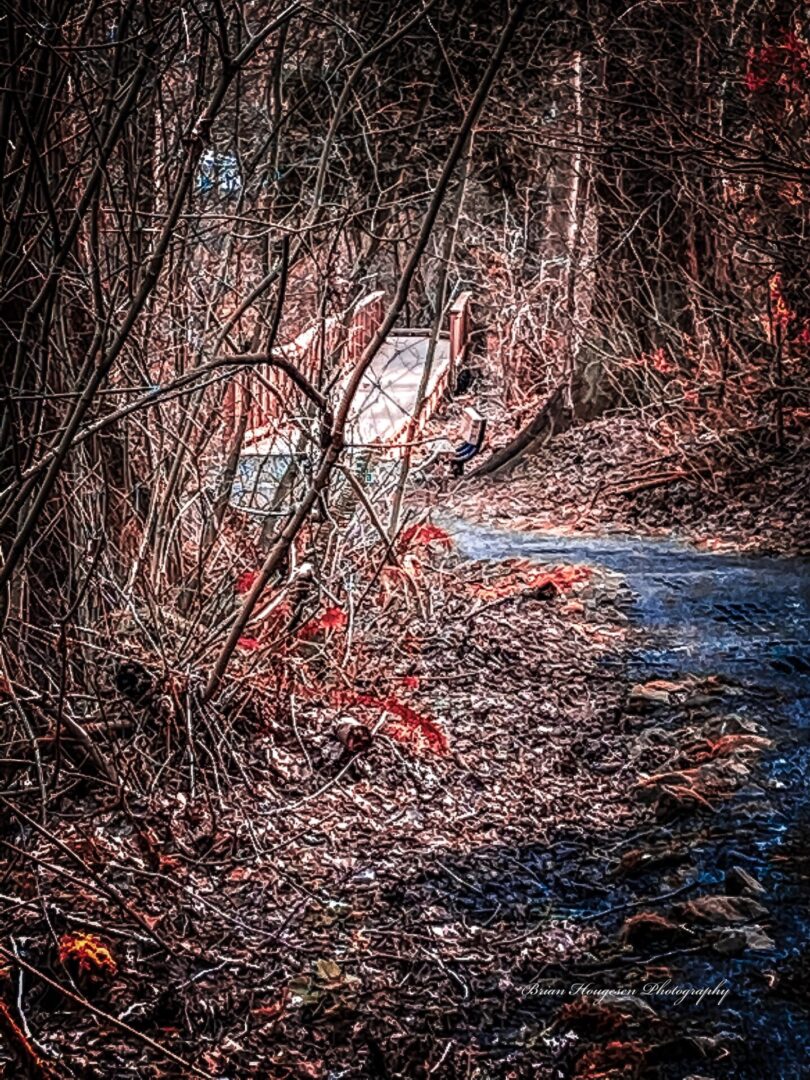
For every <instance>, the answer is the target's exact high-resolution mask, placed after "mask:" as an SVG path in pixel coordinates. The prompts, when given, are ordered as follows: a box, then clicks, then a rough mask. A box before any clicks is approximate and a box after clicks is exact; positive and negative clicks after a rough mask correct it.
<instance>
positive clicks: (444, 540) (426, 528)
mask: <svg viewBox="0 0 810 1080" xmlns="http://www.w3.org/2000/svg"><path fill="white" fill-rule="evenodd" d="M428 544H438V545H439V546H440V547H446V548H451V547H452V546H453V537H452V536H451V535H450V534H449V533H448V532H445V530H444V529H440V528H439V527H438V525H430V524H426V525H411V526H409V527H408V528H407V529H406V530H405V532H404V533H403V534H402V536H400V538H399V546H400V548H402V549H404V548H406V547H410V546H414V547H427V546H428Z"/></svg>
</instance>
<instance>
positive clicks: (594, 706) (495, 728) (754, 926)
mask: <svg viewBox="0 0 810 1080" xmlns="http://www.w3.org/2000/svg"><path fill="white" fill-rule="evenodd" d="M462 546H463V545H462ZM510 550H511V549H510V548H509V546H508V543H507V546H506V547H504V548H503V549H502V550H500V552H499V553H498V554H497V555H495V554H493V556H492V557H490V558H481V557H475V558H468V557H466V556H465V554H464V553H463V551H462V549H461V547H460V546H457V545H456V544H455V543H453V542H452V541H451V540H450V538H449V537H448V536H447V534H446V533H445V532H444V531H443V530H442V529H440V528H437V527H436V526H434V525H430V524H427V525H424V526H421V527H417V529H416V530H414V531H413V533H412V535H411V539H410V546H409V548H408V550H407V553H406V554H404V555H403V558H402V567H403V570H407V573H408V575H409V581H410V585H409V586H408V587H407V588H404V589H394V590H393V591H391V590H390V589H389V588H385V589H384V590H383V592H382V594H381V596H380V597H379V598H377V600H376V601H375V605H376V612H375V614H374V617H373V618H371V619H367V620H364V621H362V622H361V621H359V620H358V624H357V625H356V626H355V628H354V631H353V632H354V634H355V635H356V640H355V644H354V654H355V656H356V657H357V662H356V663H354V664H353V665H352V666H351V667H348V668H346V669H345V670H344V672H343V676H344V677H343V678H336V674H335V671H334V669H333V668H331V667H328V666H326V665H325V664H324V663H323V659H322V657H321V656H319V654H318V653H317V652H316V653H313V654H312V655H308V656H307V657H305V658H304V659H303V660H302V661H301V664H300V665H299V668H298V675H297V677H296V680H295V681H294V683H293V684H292V686H290V685H289V684H288V686H287V691H288V694H289V691H290V690H292V695H291V696H289V697H288V698H287V704H286V705H285V707H283V708H280V709H276V711H275V712H274V711H272V710H270V709H268V710H267V711H265V712H262V711H261V710H260V709H259V708H258V704H259V703H260V702H261V701H264V702H267V701H268V698H267V697H259V698H257V699H256V700H257V707H256V708H255V710H254V712H253V714H252V715H248V714H247V713H246V714H245V715H243V716H242V717H236V718H234V720H233V724H232V735H231V736H230V741H231V750H232V752H233V757H231V758H228V759H227V761H226V762H225V767H224V769H222V766H220V768H219V769H218V768H217V767H216V762H217V761H222V759H223V756H224V754H222V753H214V744H210V750H211V752H212V753H211V763H209V767H207V768H206V767H205V763H204V762H202V761H201V762H199V763H198V772H197V780H196V784H197V789H196V794H195V795H193V796H192V795H190V794H189V792H188V790H187V789H185V785H179V784H178V783H176V780H175V778H174V777H173V775H172V774H171V773H167V774H165V775H163V776H161V775H160V773H158V774H157V778H156V781H155V783H154V784H153V785H152V787H151V790H143V791H141V792H140V793H138V792H137V791H136V790H134V789H136V788H137V784H136V783H134V782H133V783H132V784H131V785H130V795H129V796H128V798H127V800H126V804H125V805H124V806H122V805H120V803H118V802H117V801H116V800H112V801H111V802H107V803H104V802H101V801H99V802H98V803H97V804H96V806H95V809H94V810H93V811H92V813H90V812H88V800H87V796H86V795H85V794H83V793H81V792H80V791H79V792H75V793H72V794H67V795H66V796H65V798H64V799H63V801H62V805H61V808H60V812H59V814H58V816H57V817H56V818H55V819H53V820H51V821H49V822H47V823H46V825H45V826H44V830H43V826H39V827H37V826H36V825H35V824H34V822H33V819H32V820H29V821H26V820H25V819H22V818H19V817H18V827H19V833H18V835H15V836H13V837H12V838H11V840H12V842H14V843H16V844H25V845H27V847H28V849H29V851H30V852H32V853H33V854H34V855H35V857H36V859H37V860H38V861H37V862H36V863H33V864H32V862H31V861H30V859H29V860H19V861H18V862H17V863H12V864H11V866H10V870H9V873H8V874H7V877H6V880H5V882H4V886H3V888H2V892H3V919H4V923H5V927H6V931H7V933H8V934H9V935H10V940H11V941H12V942H13V943H14V947H15V949H16V951H17V953H18V955H19V956H20V957H21V958H23V959H24V960H25V962H26V963H28V964H29V965H30V969H26V970H24V971H23V973H22V981H20V973H19V972H18V971H17V972H15V971H13V970H11V969H13V966H14V965H13V964H12V965H10V970H11V973H10V975H9V977H8V986H9V994H8V999H7V1000H10V1001H11V1002H13V1003H15V1004H18V1005H19V1006H20V1013H21V1015H22V1016H23V1017H24V1019H25V1022H26V1023H27V1024H28V1025H29V1030H30V1032H31V1035H32V1036H33V1038H34V1039H35V1040H36V1044H37V1045H39V1046H40V1047H41V1048H42V1052H43V1055H45V1056H47V1058H48V1059H50V1060H51V1061H54V1062H58V1065H55V1066H54V1069H55V1070H58V1071H55V1072H54V1073H46V1072H43V1073H42V1075H57V1076H79V1077H84V1076H91V1077H99V1078H107V1077H124V1076H127V1077H129V1076H133V1077H135V1076H137V1077H147V1076H175V1075H176V1076H186V1075H192V1066H191V1065H188V1066H181V1065H179V1064H178V1063H177V1062H176V1061H175V1062H173V1061H171V1060H169V1059H168V1058H167V1055H166V1052H165V1051H168V1052H169V1053H171V1054H175V1055H178V1056H179V1057H181V1058H183V1059H185V1060H186V1061H187V1062H192V1063H193V1068H194V1069H195V1070H197V1074H198V1075H205V1076H217V1077H233V1078H238V1077H243V1076H244V1077H247V1076H255V1077H317V1078H321V1077H323V1078H327V1077H328V1078H335V1080H337V1078H343V1077H346V1078H349V1077H404V1078H410V1077H428V1076H435V1077H440V1078H441V1077H448V1078H456V1077H470V1078H477V1080H485V1078H486V1080H489V1078H500V1077H504V1078H505V1077H516V1078H518V1077H520V1078H522V1077H549V1078H558V1080H564V1078H568V1077H571V1078H577V1080H597V1078H623V1080H628V1078H630V1077H639V1078H640V1077H650V1078H652V1077H667V1078H671V1080H684V1078H685V1077H687V1076H698V1075H699V1076H701V1077H707V1076H708V1077H712V1078H714V1080H721V1078H728V1080H731V1078H732V1077H733V1078H734V1080H761V1077H763V1076H765V1075H771V1076H774V1077H776V1076H779V1077H782V1078H784V1080H793V1078H794V1077H795V1078H797V1080H798V1077H799V1076H800V1075H801V1072H800V1069H801V1068H802V1067H803V1066H802V1065H801V1063H800V1061H798V1060H797V1058H796V1047H797V1045H800V1038H801V1036H800V1034H798V1035H797V1032H799V1033H800V1031H801V1026H800V1025H801V1023H802V1021H803V1019H806V1013H804V1010H805V1009H806V1008H807V998H806V987H807V980H806V964H807V951H806V942H804V941H803V940H802V939H801V937H800V936H799V935H798V933H797V931H796V927H795V913H796V905H797V903H799V904H801V903H804V902H806V891H805V890H806V884H807V874H808V867H807V860H806V848H805V847H804V846H803V845H804V841H805V839H806V835H807V833H806V832H802V829H803V828H806V822H807V818H806V816H805V817H804V818H800V817H798V816H797V815H796V814H795V813H794V812H793V809H792V808H791V807H793V806H794V804H790V807H786V805H785V804H784V799H785V798H786V797H787V794H790V795H791V797H792V798H794V800H795V798H796V797H797V795H796V791H797V790H798V789H797V788H796V784H797V783H798V784H799V789H801V781H802V780H803V777H804V775H805V773H804V772H803V771H802V770H803V768H804V764H803V763H804V761H805V758H804V757H802V756H801V755H805V756H806V753H807V747H806V740H805V741H804V742H803V741H802V740H801V738H800V737H799V736H798V735H797V733H796V732H795V731H794V729H793V727H792V726H791V724H790V723H789V722H788V720H787V719H786V715H785V711H784V710H785V699H784V697H783V695H782V694H781V693H780V692H779V691H777V690H774V689H773V688H771V687H770V686H762V687H759V686H758V685H757V682H756V680H754V682H753V683H752V682H751V681H750V680H749V681H747V682H746V681H740V680H735V679H729V678H725V677H722V676H720V675H711V674H702V675H696V674H690V673H689V672H688V671H682V672H680V673H678V674H675V675H673V673H672V672H671V671H670V670H669V669H668V668H667V669H666V670H665V669H664V668H663V666H662V668H661V670H656V667H655V660H654V659H653V660H649V659H648V660H645V661H644V662H643V663H640V662H639V660H638V655H639V650H644V649H646V648H647V647H648V646H649V643H650V632H649V630H648V629H647V628H645V627H644V626H643V625H640V624H639V621H638V619H637V618H636V616H635V615H634V610H635V607H634V605H635V603H636V601H635V598H634V596H633V591H632V589H631V588H629V587H628V585H627V582H626V581H625V580H624V578H623V576H622V575H621V574H618V573H616V572H614V571H611V570H609V569H603V568H599V567H598V566H593V567H590V566H584V565H582V564H579V565H573V566H567V567H556V568H555V567H554V566H552V565H549V564H548V563H546V564H545V565H540V564H539V563H537V562H535V561H527V560H526V559H524V558H523V557H522V556H521V555H520V547H519V545H518V546H517V547H516V548H515V549H514V550H515V554H516V557H514V558H512V557H509V553H510ZM707 557H709V556H707ZM393 627H399V628H400V631H399V633H398V634H394V633H393V632H392V630H393ZM345 633H346V629H345V627H340V626H337V627H336V628H335V629H334V630H330V631H329V637H328V639H327V640H326V641H325V642H324V648H325V650H326V651H325V654H324V655H328V656H330V657H334V656H335V655H338V654H340V652H341V650H342V649H343V647H344V645H345V643H346V642H345ZM634 657H635V659H634ZM662 676H663V677H662ZM253 677H254V678H255V679H256V681H257V683H258V682H261V681H262V679H264V678H265V677H266V674H265V672H264V670H263V668H262V665H261V662H258V666H257V667H256V668H255V671H254V676H253ZM195 722H198V721H197V720H195ZM154 724H155V717H154V716H153V715H150V713H149V709H148V708H144V709H143V710H141V714H140V715H139V716H138V717H137V719H136V723H135V728H134V731H133V733H132V746H131V749H132V750H137V751H139V752H140V753H152V754H155V756H156V759H157V758H159V756H160V742H161V739H162V738H163V737H164V736H160V735H159V734H158V735H157V736H156V735H155V734H154V733H152V734H151V742H150V727H151V726H153V725H154ZM165 737H171V736H170V733H168V732H167V734H166V736H165ZM219 738H220V740H222V739H223V738H225V736H222V735H220V736H219ZM237 738H238V739H239V741H238V743H237V742H236V739H237ZM797 755H799V756H798V757H797ZM212 763H213V765H214V767H213V768H211V767H210V764H212ZM229 763H232V764H229ZM791 769H793V773H791V771H790V770H791ZM794 774H795V775H794ZM797 778H798V779H797ZM158 781H159V782H158ZM181 788H182V789H181ZM804 792H805V796H806V788H805V789H804ZM780 800H781V801H780ZM34 806H35V802H34V801H33V800H32V805H31V809H32V812H34V811H33V807H34ZM802 821H804V823H805V824H804V825H802ZM57 823H58V826H59V840H58V842H57V841H56V840H54V839H53V838H52V836H51V835H50V834H51V832H52V830H53V829H54V828H55V826H56V824H57ZM66 849H70V851H71V852H72V853H73V854H72V855H69V854H68V853H67V850H66ZM78 860H81V862H79V861H78ZM12 885H13V886H14V887H15V891H14V895H9V894H10V892H12V889H11V886H12ZM802 897H803V898H804V899H802ZM71 935H72V937H71ZM82 936H84V940H85V945H84V953H82V951H81V942H80V943H79V946H76V938H77V937H78V938H80V939H81V938H82ZM88 940H89V942H90V944H89V945H88ZM71 942H72V944H73V948H72V950H71V949H70V948H68V946H69V945H70V944H71ZM66 943H67V945H66ZM93 949H95V950H96V956H95V961H91V960H88V959H87V954H88V952H92V951H93ZM103 950H107V952H106V954H105V953H104V951H103ZM60 951H61V953H62V959H61V961H60V959H59V953H60ZM82 956H84V958H85V961H86V962H85V963H84V964H83V963H82ZM99 956H100V957H101V959H100V960H99ZM43 974H44V975H46V976H48V977H49V978H51V979H52V980H54V981H55V982H57V983H59V984H60V985H62V986H68V987H69V986H70V985H71V984H70V983H69V982H67V979H68V978H69V977H72V979H73V984H72V985H73V987H74V990H75V991H76V992H77V993H78V994H79V995H80V999H81V1000H80V1002H77V1001H76V1000H71V999H68V998H65V996H64V995H63V994H61V993H58V992H57V991H56V990H54V989H52V988H49V987H48V986H47V985H46V984H44V982H43V980H42V975H43ZM88 1002H89V1003H90V1005H92V1006H94V1007H95V1008H97V1009H102V1010H103V1011H104V1014H106V1015H102V1016H98V1015H96V1016H94V1015H93V1014H92V1013H91V1012H90V1011H89V1006H88V1004H87V1003H88ZM121 1024H126V1025H128V1026H129V1028H130V1029H131V1030H126V1029H123V1030H122V1027H121ZM763 1025H764V1026H765V1029H766V1030H763ZM134 1032H138V1033H140V1035H135V1034H134ZM143 1036H146V1037H147V1038H148V1039H150V1040H152V1042H151V1043H149V1044H145V1043H144V1041H143V1038H142V1037H143ZM775 1045H776V1046H778V1048H779V1052H780V1055H781V1066H780V1067H781V1068H782V1071H781V1072H775V1071H774V1067H773V1062H772V1055H773V1053H774V1046H775ZM158 1047H162V1048H163V1050H162V1051H161V1050H159V1049H158ZM0 1060H2V1059H1V1058H0ZM13 1068H14V1067H13V1066H12V1065H9V1070H10V1071H9V1075H12V1076H13V1075H18V1073H15V1072H14V1071H13ZM19 1075H22V1073H19Z"/></svg>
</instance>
